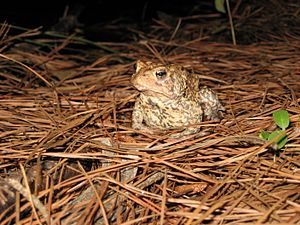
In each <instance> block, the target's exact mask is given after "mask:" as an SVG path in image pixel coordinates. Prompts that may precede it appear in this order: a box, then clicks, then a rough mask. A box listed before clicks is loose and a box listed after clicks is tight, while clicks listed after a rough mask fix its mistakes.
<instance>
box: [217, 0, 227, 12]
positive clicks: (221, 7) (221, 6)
mask: <svg viewBox="0 0 300 225" xmlns="http://www.w3.org/2000/svg"><path fill="white" fill-rule="evenodd" d="M224 1H225V0H215V8H216V10H217V11H219V12H221V13H226V10H225V5H224Z"/></svg>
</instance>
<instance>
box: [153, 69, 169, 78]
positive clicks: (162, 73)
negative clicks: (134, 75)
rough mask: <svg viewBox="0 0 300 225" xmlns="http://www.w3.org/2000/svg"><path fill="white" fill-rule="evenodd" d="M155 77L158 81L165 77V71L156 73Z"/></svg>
mask: <svg viewBox="0 0 300 225" xmlns="http://www.w3.org/2000/svg"><path fill="white" fill-rule="evenodd" d="M155 76H156V77H157V78H159V79H162V78H164V77H165V76H167V71H165V70H159V71H156V73H155Z"/></svg>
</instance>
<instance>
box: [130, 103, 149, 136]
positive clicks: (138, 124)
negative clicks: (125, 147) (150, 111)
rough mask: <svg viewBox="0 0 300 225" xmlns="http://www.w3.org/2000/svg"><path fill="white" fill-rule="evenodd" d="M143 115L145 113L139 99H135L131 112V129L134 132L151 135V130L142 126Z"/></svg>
mask: <svg viewBox="0 0 300 225" xmlns="http://www.w3.org/2000/svg"><path fill="white" fill-rule="evenodd" d="M144 115H145V112H144V110H143V108H142V106H141V101H140V99H137V100H136V102H135V104H134V107H133V112H132V128H133V129H136V130H142V131H144V132H147V133H151V134H152V133H153V130H151V129H149V127H147V126H146V125H144V123H143V122H144Z"/></svg>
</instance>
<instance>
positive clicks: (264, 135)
mask: <svg viewBox="0 0 300 225" xmlns="http://www.w3.org/2000/svg"><path fill="white" fill-rule="evenodd" d="M269 136H270V133H269V132H267V131H264V130H263V131H261V132H260V133H259V137H260V138H261V139H264V140H269Z"/></svg>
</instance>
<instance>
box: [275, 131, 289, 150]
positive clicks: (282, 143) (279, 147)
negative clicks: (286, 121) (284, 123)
mask: <svg viewBox="0 0 300 225" xmlns="http://www.w3.org/2000/svg"><path fill="white" fill-rule="evenodd" d="M287 141H288V137H287V135H285V136H284V137H283V138H282V139H281V140H280V141H279V142H278V145H277V150H279V149H281V148H282V147H284V146H285V144H286V143H287Z"/></svg>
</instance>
